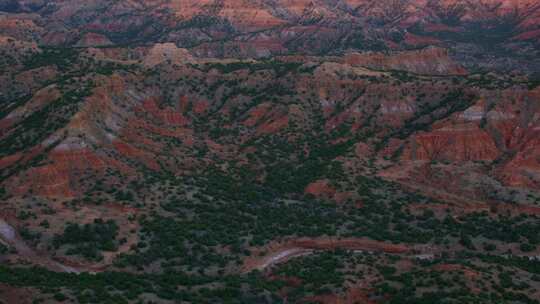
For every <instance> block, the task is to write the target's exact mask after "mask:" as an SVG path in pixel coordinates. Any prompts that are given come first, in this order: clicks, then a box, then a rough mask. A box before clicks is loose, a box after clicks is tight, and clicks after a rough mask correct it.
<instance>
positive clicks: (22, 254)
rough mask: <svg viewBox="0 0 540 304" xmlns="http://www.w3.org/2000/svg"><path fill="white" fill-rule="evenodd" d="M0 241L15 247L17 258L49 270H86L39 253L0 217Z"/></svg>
mask: <svg viewBox="0 0 540 304" xmlns="http://www.w3.org/2000/svg"><path fill="white" fill-rule="evenodd" d="M0 242H2V243H4V244H6V245H8V246H10V247H12V248H15V250H16V251H17V253H16V256H17V258H20V259H22V260H26V261H28V262H31V263H33V264H36V265H40V266H43V267H45V268H47V269H49V270H52V271H58V272H69V273H80V272H82V271H86V269H77V268H75V267H71V266H67V265H64V264H62V263H60V262H57V261H54V260H52V259H51V258H49V257H44V256H42V255H39V254H38V253H36V252H35V251H34V250H33V249H32V248H30V247H29V246H28V245H27V244H26V243H25V242H24V241H23V240H22V239H21V238H20V236H19V235H18V233H17V231H16V230H15V228H13V226H11V225H9V224H8V223H7V222H6V221H4V220H3V219H0Z"/></svg>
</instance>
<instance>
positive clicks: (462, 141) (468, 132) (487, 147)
mask: <svg viewBox="0 0 540 304" xmlns="http://www.w3.org/2000/svg"><path fill="white" fill-rule="evenodd" d="M411 141H412V143H411V145H410V148H409V149H408V150H407V151H405V153H404V158H406V159H410V160H429V161H433V160H449V161H473V160H477V161H480V160H487V161H492V160H494V159H496V158H497V157H498V156H499V155H500V151H499V150H498V149H497V147H496V146H495V142H494V141H493V139H492V138H491V137H490V135H489V134H488V133H487V132H486V131H484V130H481V129H480V128H478V127H477V126H476V125H462V126H457V127H456V126H452V127H441V128H439V129H436V130H433V131H431V132H426V133H419V134H417V135H415V136H414V137H413V138H412V139H411Z"/></svg>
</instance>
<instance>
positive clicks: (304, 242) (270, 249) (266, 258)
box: [242, 238, 412, 272]
mask: <svg viewBox="0 0 540 304" xmlns="http://www.w3.org/2000/svg"><path fill="white" fill-rule="evenodd" d="M334 249H346V250H355V251H366V252H385V253H393V254H404V253H408V252H411V251H412V248H411V247H408V246H406V245H402V244H391V243H387V242H380V241H375V240H371V239H366V238H347V239H335V238H302V239H294V240H287V241H284V242H281V243H274V244H270V245H268V246H265V247H264V248H257V249H254V250H252V251H253V254H252V255H251V256H250V257H248V258H246V259H245V260H244V266H243V268H242V271H243V272H250V271H253V270H264V269H266V268H268V267H270V266H272V265H276V264H279V263H283V262H286V261H288V260H290V259H292V258H294V257H298V256H304V255H309V254H312V253H313V252H314V251H315V250H334ZM264 252H266V253H265V254H263V255H260V254H261V253H264Z"/></svg>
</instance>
